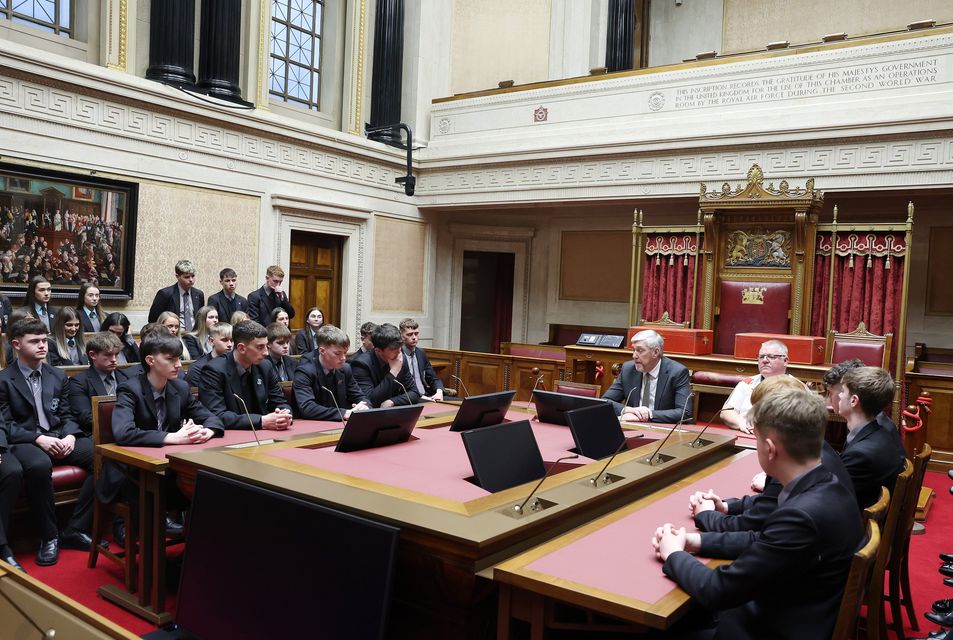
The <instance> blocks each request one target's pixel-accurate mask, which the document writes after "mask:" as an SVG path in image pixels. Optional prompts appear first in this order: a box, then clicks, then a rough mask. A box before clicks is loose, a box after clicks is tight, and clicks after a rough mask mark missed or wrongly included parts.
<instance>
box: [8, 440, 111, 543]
mask: <svg viewBox="0 0 953 640" xmlns="http://www.w3.org/2000/svg"><path fill="white" fill-rule="evenodd" d="M10 452H11V453H12V454H13V455H14V456H15V457H16V459H17V460H19V461H20V465H21V466H22V467H23V484H24V486H25V487H26V495H27V501H28V502H29V504H30V513H31V514H32V516H33V519H34V522H35V523H36V528H37V531H38V532H39V534H40V537H41V539H43V540H52V539H53V538H55V537H56V536H57V535H58V530H57V527H56V505H55V503H54V500H53V467H54V466H60V465H75V466H77V467H81V468H83V469H85V470H86V472H87V473H88V474H89V475H87V476H86V480H85V481H84V482H83V486H82V488H81V489H80V492H79V499H78V500H77V502H76V506H75V507H73V514H72V516H71V517H70V520H69V524H68V525H67V528H68V529H71V530H76V531H82V532H84V533H89V528H90V525H92V523H93V442H92V440H90V439H89V438H77V439H76V445H75V446H74V447H73V452H72V453H71V454H69V455H68V456H66V457H65V458H62V459H60V460H53V459H52V458H50V456H49V454H47V453H46V452H45V451H43V449H41V448H40V447H38V446H37V445H35V444H33V443H29V444H15V445H13V446H12V447H10Z"/></svg>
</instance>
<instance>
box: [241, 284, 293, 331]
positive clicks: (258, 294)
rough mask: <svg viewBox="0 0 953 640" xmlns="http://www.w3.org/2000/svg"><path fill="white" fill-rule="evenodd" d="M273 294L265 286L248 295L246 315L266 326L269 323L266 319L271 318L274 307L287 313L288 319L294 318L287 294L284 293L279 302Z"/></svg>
mask: <svg viewBox="0 0 953 640" xmlns="http://www.w3.org/2000/svg"><path fill="white" fill-rule="evenodd" d="M273 293H274V292H273V291H272V290H271V289H269V288H268V287H267V286H266V285H262V286H261V288H259V289H256V290H255V291H252V292H251V293H249V294H248V315H249V316H250V317H251V319H252V320H254V321H255V322H258V323H260V324H264V325H267V324H268V323H269V322H270V320H269V319H268V318H269V317H271V312H272V311H273V310H274V309H275V307H281V308H282V309H284V310H285V311H286V312H287V313H288V318H294V317H295V309H294V307H292V306H291V302H290V301H289V300H288V292H287V291H286V292H285V293H284V295H283V296H282V299H281V300H278V299H277V297H276V296H273V295H272V294H273Z"/></svg>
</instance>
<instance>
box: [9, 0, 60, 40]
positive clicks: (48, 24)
mask: <svg viewBox="0 0 953 640" xmlns="http://www.w3.org/2000/svg"><path fill="white" fill-rule="evenodd" d="M0 18H6V19H7V20H12V21H13V22H16V23H18V24H25V25H29V26H31V27H34V28H37V29H42V30H43V31H46V32H48V33H54V34H56V35H58V36H63V37H64V38H71V37H72V35H73V0H0Z"/></svg>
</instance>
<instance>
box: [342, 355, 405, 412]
mask: <svg viewBox="0 0 953 640" xmlns="http://www.w3.org/2000/svg"><path fill="white" fill-rule="evenodd" d="M351 370H352V371H353V372H354V379H355V380H357V386H359V387H360V388H361V393H362V394H364V397H365V398H367V399H368V400H370V402H371V406H373V407H379V406H381V403H382V402H384V401H385V400H393V401H394V404H395V405H398V406H400V405H406V404H417V403H418V402H420V395H419V394H418V393H417V385H415V384H414V379H413V377H412V376H411V375H410V369H408V368H407V363H406V362H404V366H403V368H402V369H401V370H400V373H398V374H397V377H396V378H395V377H394V376H392V375H391V373H390V367H389V366H387V363H386V362H382V361H381V359H380V358H378V357H377V353H376V352H374V351H368V352H366V353H362V354H360V355H359V356H357V357H356V358H354V359H353V360H351ZM398 382H399V383H400V384H398ZM401 385H403V388H401Z"/></svg>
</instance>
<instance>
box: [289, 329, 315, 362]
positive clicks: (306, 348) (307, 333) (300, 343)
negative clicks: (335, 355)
mask: <svg viewBox="0 0 953 640" xmlns="http://www.w3.org/2000/svg"><path fill="white" fill-rule="evenodd" d="M294 348H295V352H296V353H298V354H299V355H302V356H303V355H304V354H306V353H310V352H311V351H314V350H316V349H317V348H318V345H317V343H316V342H315V341H314V339H313V338H312V337H311V327H308V326H306V327H305V328H304V329H298V333H296V334H295V340H294Z"/></svg>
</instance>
